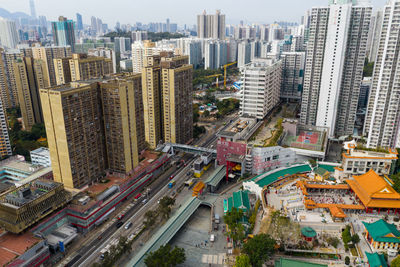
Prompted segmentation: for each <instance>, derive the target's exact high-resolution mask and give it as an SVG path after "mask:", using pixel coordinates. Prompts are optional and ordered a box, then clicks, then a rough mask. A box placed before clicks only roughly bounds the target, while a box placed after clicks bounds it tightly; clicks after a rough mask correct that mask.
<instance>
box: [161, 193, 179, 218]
mask: <svg viewBox="0 0 400 267" xmlns="http://www.w3.org/2000/svg"><path fill="white" fill-rule="evenodd" d="M174 204H175V199H174V198H171V197H169V196H165V197H163V198H162V199H160V203H159V204H158V210H159V212H160V214H161V215H162V217H164V218H165V219H168V218H169V214H170V212H171V206H173V205H174Z"/></svg>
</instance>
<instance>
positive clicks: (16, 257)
mask: <svg viewBox="0 0 400 267" xmlns="http://www.w3.org/2000/svg"><path fill="white" fill-rule="evenodd" d="M49 258H50V251H49V247H48V246H47V245H46V242H45V241H44V240H43V239H41V238H38V237H36V236H34V235H33V234H32V233H31V232H26V233H23V234H18V235H16V234H13V233H7V232H1V230H0V265H1V266H9V267H11V266H12V267H17V266H18V267H25V266H42V264H43V263H44V262H45V261H46V260H47V259H49Z"/></svg>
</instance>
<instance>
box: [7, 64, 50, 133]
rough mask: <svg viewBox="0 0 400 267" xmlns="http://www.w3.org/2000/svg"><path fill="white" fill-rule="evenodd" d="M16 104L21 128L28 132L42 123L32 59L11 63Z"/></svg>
mask: <svg viewBox="0 0 400 267" xmlns="http://www.w3.org/2000/svg"><path fill="white" fill-rule="evenodd" d="M13 68H14V75H15V82H16V89H17V95H18V103H19V107H20V109H21V114H22V122H23V127H24V129H25V130H26V131H30V130H31V128H32V126H33V125H34V124H35V123H42V122H43V116H42V108H41V104H40V97H39V90H38V89H39V88H38V87H37V84H38V83H37V81H36V78H37V76H36V73H35V66H34V59H33V58H31V57H24V58H21V59H18V60H17V61H15V62H13Z"/></svg>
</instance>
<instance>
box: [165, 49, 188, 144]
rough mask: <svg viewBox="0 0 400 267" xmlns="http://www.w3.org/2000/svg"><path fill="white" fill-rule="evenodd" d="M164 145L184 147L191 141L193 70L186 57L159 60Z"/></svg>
mask: <svg viewBox="0 0 400 267" xmlns="http://www.w3.org/2000/svg"><path fill="white" fill-rule="evenodd" d="M161 77H162V78H161V80H162V89H161V90H162V113H163V131H164V139H163V140H164V142H169V143H178V144H185V143H187V142H188V141H189V140H191V139H192V137H193V93H192V87H193V83H192V78H193V66H192V65H189V57H188V56H175V57H166V58H163V59H161Z"/></svg>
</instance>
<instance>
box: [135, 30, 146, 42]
mask: <svg viewBox="0 0 400 267" xmlns="http://www.w3.org/2000/svg"><path fill="white" fill-rule="evenodd" d="M131 35H132V42H136V41H144V40H148V36H147V31H133V32H132V34H131Z"/></svg>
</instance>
